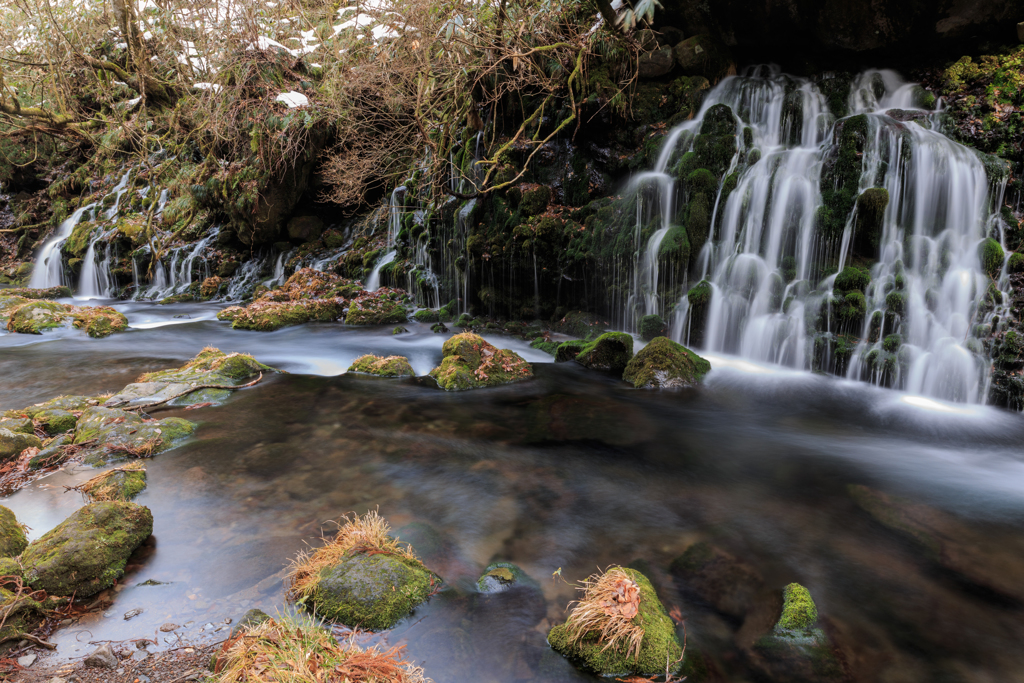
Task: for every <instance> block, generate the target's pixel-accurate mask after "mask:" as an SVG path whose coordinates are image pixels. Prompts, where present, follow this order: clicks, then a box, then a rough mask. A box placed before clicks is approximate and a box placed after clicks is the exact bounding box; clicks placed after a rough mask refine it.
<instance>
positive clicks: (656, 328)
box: [639, 315, 668, 341]
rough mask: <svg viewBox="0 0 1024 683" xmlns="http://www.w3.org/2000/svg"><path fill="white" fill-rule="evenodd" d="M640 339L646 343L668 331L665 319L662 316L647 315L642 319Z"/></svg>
mask: <svg viewBox="0 0 1024 683" xmlns="http://www.w3.org/2000/svg"><path fill="white" fill-rule="evenodd" d="M639 328H640V338H641V339H643V340H644V341H651V340H652V339H654V338H655V337H660V336H661V335H663V334H665V333H666V332H667V331H668V326H667V325H666V324H665V319H664V318H662V317H661V316H660V315H645V316H644V317H642V318H640V325H639Z"/></svg>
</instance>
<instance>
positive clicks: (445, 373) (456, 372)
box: [430, 332, 533, 391]
mask: <svg viewBox="0 0 1024 683" xmlns="http://www.w3.org/2000/svg"><path fill="white" fill-rule="evenodd" d="M441 351H442V353H443V355H444V358H443V359H442V360H441V365H439V366H438V367H436V368H434V369H433V370H431V371H430V376H431V377H433V378H434V379H435V380H437V384H438V386H440V387H441V388H442V389H444V390H445V391H464V390H466V389H481V388H483V387H494V386H499V385H502V384H511V383H512V382H521V381H523V380H526V379H530V378H531V377H533V367H532V366H531V365H530V364H529V363H527V362H526V361H525V360H523V358H522V357H521V356H520V355H519V354H517V353H516V352H515V351H509V350H508V349H499V348H497V347H495V346H494V345H493V344H490V343H489V342H487V341H485V340H484V339H483V337H480V336H478V335H475V334H472V333H471V332H465V333H463V334H457V335H455V336H453V337H452V338H451V339H448V340H447V341H445V343H444V346H442V348H441Z"/></svg>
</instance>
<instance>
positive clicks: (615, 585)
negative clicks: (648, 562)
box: [565, 568, 644, 657]
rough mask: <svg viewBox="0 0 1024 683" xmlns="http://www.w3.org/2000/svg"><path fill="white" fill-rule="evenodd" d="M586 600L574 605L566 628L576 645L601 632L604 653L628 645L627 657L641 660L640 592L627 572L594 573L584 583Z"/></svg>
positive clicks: (600, 641) (642, 635) (582, 585)
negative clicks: (639, 657)
mask: <svg viewBox="0 0 1024 683" xmlns="http://www.w3.org/2000/svg"><path fill="white" fill-rule="evenodd" d="M579 590H580V591H582V592H583V597H582V598H581V599H580V600H578V601H576V602H575V603H570V605H572V604H575V607H573V608H572V612H571V613H570V614H569V618H568V619H567V620H566V622H565V627H566V629H567V631H568V633H569V636H570V637H571V638H572V639H573V641H575V642H582V641H583V640H584V639H586V638H588V637H590V635H591V634H593V633H598V634H599V637H598V642H599V643H604V647H602V648H601V650H602V651H603V650H607V649H609V648H618V647H619V646H620V645H621V644H622V643H625V644H627V650H626V657H638V656H639V654H640V643H641V641H643V638H644V629H643V626H641V625H640V624H638V623H636V622H635V620H636V616H637V614H638V613H639V607H640V589H639V587H638V586H637V585H636V583H635V582H634V581H633V580H632V579H631V578H630V577H629V575H628V574H626V572H624V571H622V570H621V569H618V568H615V569H612V570H610V571H608V572H598V573H596V574H592V575H591V576H589V577H588V578H587V579H585V580H584V581H582V582H581V583H580V586H579Z"/></svg>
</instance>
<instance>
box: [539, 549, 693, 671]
mask: <svg viewBox="0 0 1024 683" xmlns="http://www.w3.org/2000/svg"><path fill="white" fill-rule="evenodd" d="M611 569H620V570H621V571H623V572H625V573H626V574H627V575H628V576H629V578H630V579H632V580H633V581H634V582H635V583H636V584H637V586H638V587H639V589H640V603H639V613H638V614H637V615H636V616H635V617H633V620H632V621H633V623H634V624H638V625H640V626H641V627H642V628H643V631H644V633H643V638H642V640H641V641H640V651H639V653H637V654H636V655H635V656H632V657H630V656H627V651H628V650H627V648H628V646H627V645H625V644H624V643H623V644H620V645H619V646H618V647H615V648H605V644H604V643H603V642H602V641H601V638H600V636H601V634H600V632H592V633H589V634H586V635H585V636H584V637H583V638H582V639H581V640H579V641H575V640H573V639H572V638H571V637H570V635H569V631H568V629H567V628H566V626H565V624H559V625H557V626H555V627H554V628H552V629H551V631H550V633H548V643H550V645H551V647H552V648H554V649H555V650H556V651H557V652H559V653H561V654H562V655H564V656H565V657H568V658H569V659H570V660H571V661H572V662H574V663H575V664H577V665H578V666H580V667H582V668H584V669H586V670H588V671H592V672H594V673H596V674H598V675H613V674H638V675H659V674H660V675H664V674H665V666H666V663H669V664H671V663H672V662H679V661H680V660H681V656H682V653H683V648H682V646H681V645H680V643H679V639H678V638H677V637H676V630H675V624H673V623H672V619H671V618H670V617H669V616H668V612H666V611H665V607H664V605H662V604H661V601H660V600H659V599H658V595H657V593H655V591H654V587H653V586H652V585H651V582H650V581H649V580H648V579H647V577H646V576H644V575H643V574H641V573H640V572H638V571H637V570H635V569H629V568H625V567H613V568H611ZM611 569H609V571H611ZM676 666H678V664H677V665H676Z"/></svg>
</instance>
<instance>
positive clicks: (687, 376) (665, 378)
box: [622, 337, 711, 389]
mask: <svg viewBox="0 0 1024 683" xmlns="http://www.w3.org/2000/svg"><path fill="white" fill-rule="evenodd" d="M710 371H711V363H709V362H708V361H706V360H705V359H703V358H701V357H700V356H698V355H697V354H695V353H694V352H693V351H690V350H689V349H688V348H686V347H685V346H682V345H681V344H677V343H675V342H674V341H672V340H671V339H669V338H668V337H657V338H656V339H654V340H653V341H652V342H651V343H650V344H648V345H647V346H645V347H644V348H642V349H640V352H639V353H637V354H636V355H635V356H633V358H632V359H631V360H630V361H629V363H628V364H627V365H626V369H625V371H624V372H623V375H622V379H624V380H626V381H627V382H630V383H632V385H633V386H634V387H636V388H637V389H681V388H683V387H692V386H696V385H697V384H700V382H701V380H702V379H704V375H706V374H707V373H708V372H710Z"/></svg>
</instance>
